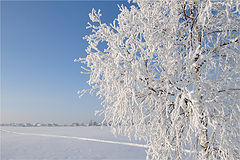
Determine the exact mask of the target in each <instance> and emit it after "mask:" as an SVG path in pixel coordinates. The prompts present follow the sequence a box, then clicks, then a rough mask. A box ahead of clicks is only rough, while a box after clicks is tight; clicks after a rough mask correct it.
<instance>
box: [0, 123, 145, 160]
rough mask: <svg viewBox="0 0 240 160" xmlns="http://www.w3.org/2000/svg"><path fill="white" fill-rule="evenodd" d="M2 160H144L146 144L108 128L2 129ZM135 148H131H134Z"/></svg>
mask: <svg viewBox="0 0 240 160" xmlns="http://www.w3.org/2000/svg"><path fill="white" fill-rule="evenodd" d="M0 130H1V160H144V159H145V158H146V152H145V150H146V148H144V145H143V144H144V142H139V141H135V140H131V141H130V140H129V139H128V138H127V137H123V136H117V137H115V136H114V135H113V134H112V133H111V132H110V128H108V127H95V126H92V127H1V128H0ZM131 144H132V145H131Z"/></svg>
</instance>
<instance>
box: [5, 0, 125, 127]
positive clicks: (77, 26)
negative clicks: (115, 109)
mask: <svg viewBox="0 0 240 160" xmlns="http://www.w3.org/2000/svg"><path fill="white" fill-rule="evenodd" d="M122 3H124V4H126V5H127V3H126V2H124V1H102V2H96V1H72V2H64V1H62V2H60V1H52V2H46V1H45V2H44V1H42V2H31V1H30V2H29V1H25V2H24V1H22V2H13V1H12V2H11V1H10V2H7V1H5V2H1V121H2V123H8V122H32V123H34V122H57V123H71V122H79V121H80V122H81V121H84V122H87V121H89V120H90V119H94V120H95V119H97V118H96V117H95V116H94V111H95V110H98V109H101V105H100V101H99V100H98V98H97V97H96V96H90V95H85V96H83V97H82V98H81V99H79V98H78V96H79V95H78V94H77V91H78V90H81V89H85V88H89V86H88V85H87V84H86V81H87V80H88V75H81V74H80V72H81V71H82V70H81V68H80V63H74V62H73V60H74V59H75V58H79V57H85V56H86V53H85V49H86V47H87V42H86V41H85V40H83V39H82V37H83V36H85V35H86V34H89V33H90V30H86V26H87V22H88V21H90V20H89V17H88V14H89V12H91V10H92V8H95V9H101V10H102V14H103V16H102V21H103V22H106V23H108V24H109V23H110V22H112V20H113V19H114V18H115V17H116V16H117V14H118V13H119V10H118V7H117V4H122Z"/></svg>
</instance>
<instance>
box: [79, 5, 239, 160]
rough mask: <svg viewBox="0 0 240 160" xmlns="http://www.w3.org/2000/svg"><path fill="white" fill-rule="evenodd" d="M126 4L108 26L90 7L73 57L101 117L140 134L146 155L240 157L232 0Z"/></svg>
mask: <svg viewBox="0 0 240 160" xmlns="http://www.w3.org/2000/svg"><path fill="white" fill-rule="evenodd" d="M130 4H131V6H130V7H125V6H123V5H122V6H119V9H120V14H119V15H118V17H117V18H116V19H115V20H114V21H113V23H112V24H110V25H107V24H106V23H103V22H102V21H101V13H100V11H95V10H94V9H93V10H92V13H90V14H89V17H90V19H91V21H92V22H93V23H92V24H91V23H89V26H88V28H91V29H92V34H91V35H87V36H86V37H85V39H86V40H87V41H88V43H89V46H88V47H87V49H86V52H87V53H88V55H87V57H86V58H80V59H78V60H76V61H81V62H83V63H85V64H86V66H87V69H85V70H86V72H87V73H89V74H90V79H89V81H88V83H89V85H90V86H91V89H90V90H89V91H90V92H94V93H96V94H97V95H98V96H99V97H100V98H101V100H102V104H103V107H104V108H103V110H102V111H100V113H101V114H104V117H105V118H104V121H105V122H107V123H111V127H112V131H113V132H114V133H116V134H125V135H128V136H129V137H135V138H136V139H143V140H145V141H146V143H147V146H148V150H147V157H146V158H147V159H156V160H159V159H201V160H202V159H211V160H214V159H226V160H236V159H240V51H239V49H240V45H239V37H240V36H239V33H240V32H239V26H240V25H239V22H240V19H239V15H240V13H239V7H240V4H239V1H238V0H153V1H145V0H134V1H131V2H130ZM103 44H105V45H106V46H107V47H105V48H104V49H102V48H103V47H102V46H103ZM83 92H85V91H83Z"/></svg>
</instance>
